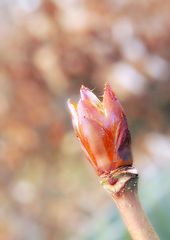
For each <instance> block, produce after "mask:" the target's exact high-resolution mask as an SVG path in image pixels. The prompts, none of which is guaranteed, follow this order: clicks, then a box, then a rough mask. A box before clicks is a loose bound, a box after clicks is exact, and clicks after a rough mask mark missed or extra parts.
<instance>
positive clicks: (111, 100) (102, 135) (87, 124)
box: [68, 83, 132, 175]
mask: <svg viewBox="0 0 170 240" xmlns="http://www.w3.org/2000/svg"><path fill="white" fill-rule="evenodd" d="M80 95H81V99H80V100H79V102H78V105H76V104H75V103H71V102H70V100H68V107H69V110H70V112H71V115H72V122H73V127H74V130H75V132H76V135H77V138H78V139H79V141H80V144H81V147H82V149H83V151H84V153H85V155H86V157H87V159H88V160H89V162H90V163H91V164H92V166H93V168H94V169H95V170H96V172H97V174H98V175H101V174H103V173H109V172H110V171H112V170H115V169H117V168H118V167H121V166H127V165H130V166H131V165H132V155H131V136H130V131H129V129H128V124H127V120H126V116H125V113H124V111H123V108H122V106H121V105H120V103H119V102H118V100H117V98H116V97H115V94H114V92H113V91H112V89H111V87H110V85H109V84H108V83H107V84H106V88H105V92H104V96H103V102H101V101H100V100H99V99H98V98H97V97H96V96H95V94H93V92H92V91H91V90H89V89H88V88H86V87H84V86H82V87H81V89H80Z"/></svg>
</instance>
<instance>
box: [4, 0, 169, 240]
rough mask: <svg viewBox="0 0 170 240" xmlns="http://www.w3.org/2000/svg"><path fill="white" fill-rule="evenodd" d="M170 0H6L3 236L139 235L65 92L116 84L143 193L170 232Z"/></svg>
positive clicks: (68, 239) (75, 239) (72, 94)
mask: <svg viewBox="0 0 170 240" xmlns="http://www.w3.org/2000/svg"><path fill="white" fill-rule="evenodd" d="M169 12H170V2H169V1H166V0H154V1H153V0H149V1H146V0H138V1H136V0H105V1H103V0H0V239H1V240H96V239H97V240H113V239H114V240H130V239H131V238H130V236H129V235H128V233H127V230H126V227H125V225H124V223H123V220H122V218H121V216H120V214H119V212H118V211H117V209H116V206H115V204H114V202H113V201H112V199H111V197H110V196H109V195H108V194H107V193H106V192H105V191H104V190H103V188H102V187H101V186H100V183H99V178H98V177H97V175H96V174H95V172H94V171H93V169H92V168H91V166H90V164H89V163H88V161H87V160H86V159H85V157H84V155H83V153H82V151H81V149H80V146H79V143H78V141H77V139H76V137H75V134H74V132H73V128H72V124H71V118H70V114H69V113H68V109H67V105H66V101H67V99H68V98H70V99H71V100H72V101H76V102H77V101H78V99H79V89H80V86H81V85H82V84H83V85H85V86H87V87H89V88H90V89H93V90H94V93H95V94H97V96H98V97H99V98H100V99H102V94H103V90H104V84H105V83H106V82H109V84H110V85H111V86H112V88H113V90H114V91H115V93H116V95H117V97H118V99H119V101H120V102H121V104H122V105H123V107H124V109H125V112H126V114H127V118H128V122H129V128H130V130H131V133H132V148H133V155H134V159H135V167H136V168H137V169H138V171H139V174H140V181H139V194H140V199H141V202H142V204H143V206H144V209H145V211H146V212H147V215H148V216H149V218H150V219H151V221H152V224H153V226H154V227H155V229H156V231H157V233H158V234H159V236H160V238H161V239H164V240H169V239H170V178H169V172H170V15H169Z"/></svg>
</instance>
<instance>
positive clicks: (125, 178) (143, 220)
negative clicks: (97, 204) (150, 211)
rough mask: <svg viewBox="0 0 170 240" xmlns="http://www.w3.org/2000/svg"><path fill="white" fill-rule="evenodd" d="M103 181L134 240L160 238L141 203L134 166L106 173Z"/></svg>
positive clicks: (157, 239) (102, 177) (156, 239)
mask: <svg viewBox="0 0 170 240" xmlns="http://www.w3.org/2000/svg"><path fill="white" fill-rule="evenodd" d="M101 183H102V185H103V187H104V188H105V189H106V190H107V191H108V192H109V193H110V194H111V196H112V197H113V199H114V200H115V202H116V204H117V206H118V208H119V210H120V212H121V214H122V217H123V219H124V221H125V223H126V226H127V228H128V230H129V232H130V234H131V236H132V239H133V240H159V238H158V236H157V234H156V232H155V231H154V229H153V227H152V225H151V223H150V221H149V219H148V218H147V216H146V214H145V212H144V210H143V208H142V206H141V204H140V201H139V198H138V189H137V183H138V174H137V170H136V169H134V167H121V168H119V169H117V170H115V171H113V172H112V173H109V174H107V175H106V174H104V175H102V176H101Z"/></svg>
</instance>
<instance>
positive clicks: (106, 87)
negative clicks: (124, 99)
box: [105, 83, 116, 97]
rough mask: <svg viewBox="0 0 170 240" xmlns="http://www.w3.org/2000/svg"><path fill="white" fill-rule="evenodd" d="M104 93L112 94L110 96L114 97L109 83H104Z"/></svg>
mask: <svg viewBox="0 0 170 240" xmlns="http://www.w3.org/2000/svg"><path fill="white" fill-rule="evenodd" d="M105 93H107V94H108V93H112V96H114V97H116V96H115V93H114V92H113V90H112V88H111V86H110V84H109V83H106V85H105Z"/></svg>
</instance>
